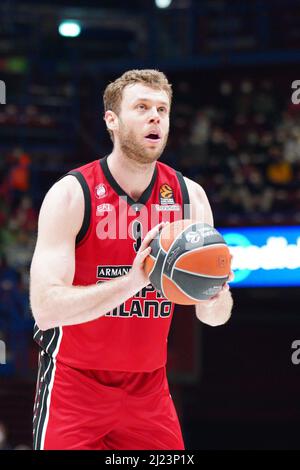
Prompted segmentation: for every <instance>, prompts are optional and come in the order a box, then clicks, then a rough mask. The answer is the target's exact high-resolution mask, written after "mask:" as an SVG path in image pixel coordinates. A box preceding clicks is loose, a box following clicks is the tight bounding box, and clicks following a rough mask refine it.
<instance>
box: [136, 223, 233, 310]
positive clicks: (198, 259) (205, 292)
mask: <svg viewBox="0 0 300 470" xmlns="http://www.w3.org/2000/svg"><path fill="white" fill-rule="evenodd" d="M150 246H151V248H152V250H151V253H150V255H149V256H148V257H147V258H146V260H145V270H146V272H147V273H148V275H149V278H150V281H151V283H152V285H153V286H154V287H155V289H157V290H158V291H160V292H161V293H162V294H163V295H164V296H165V297H166V298H167V299H169V300H171V301H172V302H175V303H177V304H184V305H193V304H196V303H197V302H199V301H201V300H207V299H209V298H211V297H213V296H214V295H216V294H217V293H218V292H219V291H220V290H221V289H222V286H223V285H224V284H225V282H226V281H227V280H228V277H229V273H230V271H231V267H230V264H231V255H230V251H229V248H228V246H227V244H226V242H225V240H224V238H223V237H222V235H221V234H220V233H219V232H218V231H217V230H216V229H215V228H214V227H211V226H210V225H208V224H203V223H202V222H198V221H195V220H191V219H185V220H178V221H176V222H173V223H171V224H168V225H166V226H165V227H164V228H163V229H162V230H161V231H160V233H159V234H158V236H157V237H156V238H155V239H154V240H153V241H152V242H151V245H150Z"/></svg>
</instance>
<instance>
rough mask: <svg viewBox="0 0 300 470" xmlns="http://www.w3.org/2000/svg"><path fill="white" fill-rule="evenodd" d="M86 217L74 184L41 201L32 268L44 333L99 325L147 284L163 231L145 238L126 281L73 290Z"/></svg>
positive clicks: (69, 181)
mask: <svg viewBox="0 0 300 470" xmlns="http://www.w3.org/2000/svg"><path fill="white" fill-rule="evenodd" d="M83 216H84V197H83V192H82V189H81V186H80V185H79V183H78V181H77V179H76V178H74V177H73V176H66V177H65V178H63V179H62V180H60V181H58V182H57V183H55V184H54V185H53V186H52V188H51V189H50V190H49V192H48V193H47V195H46V197H45V199H44V201H43V204H42V207H41V210H40V215H39V224H38V238H37V243H36V248H35V252H34V255H33V259H32V263H31V270H30V303H31V309H32V313H33V316H34V318H35V321H36V323H37V325H38V326H39V328H41V329H42V330H47V329H49V328H53V327H57V326H64V325H76V324H79V323H85V322H88V321H91V320H95V319H96V318H99V317H101V316H103V315H105V313H107V312H109V311H110V310H112V309H114V308H116V307H117V306H119V305H121V304H122V303H123V302H125V300H127V299H128V298H129V297H131V296H133V295H134V294H135V293H136V292H138V291H139V290H140V289H142V288H143V287H145V286H146V285H147V284H148V283H149V279H148V277H147V276H146V274H145V272H144V270H143V264H144V259H145V258H146V256H147V255H148V254H149V253H150V248H148V245H149V243H150V241H151V240H152V239H153V238H154V237H155V235H156V233H157V230H158V227H159V226H157V227H155V228H154V229H152V230H151V231H150V232H149V233H148V234H147V235H146V237H145V239H144V241H143V242H142V244H141V247H140V249H139V251H138V253H137V255H136V258H135V260H134V263H133V266H132V269H131V271H130V272H129V273H128V274H127V275H125V276H123V277H120V278H117V279H113V280H111V281H107V282H103V283H101V284H96V285H90V286H73V285H72V282H73V278H74V273H75V239H76V235H77V234H78V232H79V230H80V228H81V225H82V221H83ZM95 255H96V254H95Z"/></svg>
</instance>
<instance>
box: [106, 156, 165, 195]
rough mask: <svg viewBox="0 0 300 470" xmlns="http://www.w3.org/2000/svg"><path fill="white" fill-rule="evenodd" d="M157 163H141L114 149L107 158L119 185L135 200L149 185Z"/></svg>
mask: <svg viewBox="0 0 300 470" xmlns="http://www.w3.org/2000/svg"><path fill="white" fill-rule="evenodd" d="M155 163H156V162H152V163H140V162H136V161H134V160H131V159H130V158H128V157H126V156H125V155H122V154H119V153H117V152H115V151H113V152H112V153H111V154H110V155H109V156H108V158H107V164H108V168H109V170H110V172H111V174H112V176H113V177H114V179H115V180H116V181H117V183H118V184H119V186H121V188H122V189H123V190H124V191H125V192H126V193H127V194H128V195H129V196H130V197H131V198H132V199H133V200H135V201H137V200H138V199H139V198H140V196H141V195H142V194H143V192H144V191H145V189H146V188H147V187H148V186H149V184H150V182H151V179H152V176H153V172H154V169H155Z"/></svg>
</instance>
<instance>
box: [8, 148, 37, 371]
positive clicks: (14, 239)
mask: <svg viewBox="0 0 300 470" xmlns="http://www.w3.org/2000/svg"><path fill="white" fill-rule="evenodd" d="M0 162H1V163H0V182H1V184H0V298H1V302H0V339H1V340H2V341H4V342H5V344H6V345H7V354H6V363H7V364H6V367H5V368H3V367H2V368H1V373H2V374H3V373H5V372H6V373H12V372H14V373H15V372H16V369H18V371H19V373H20V374H21V375H22V371H23V373H24V374H25V373H26V370H27V369H28V357H27V354H26V351H27V347H28V345H27V343H26V339H27V337H26V331H28V334H29V332H30V331H31V328H32V317H31V314H30V309H29V299H28V288H29V267H30V262H31V257H32V253H33V249H34V244H35V240H36V229H37V210H36V209H35V208H34V207H33V204H32V198H31V186H30V174H31V171H30V167H31V158H30V156H29V155H28V154H26V153H25V152H24V151H23V150H22V149H21V148H15V149H13V151H12V152H11V153H10V152H9V153H7V154H6V155H5V157H4V158H2V159H1V160H0ZM22 332H23V334H22ZM24 332H25V334H24Z"/></svg>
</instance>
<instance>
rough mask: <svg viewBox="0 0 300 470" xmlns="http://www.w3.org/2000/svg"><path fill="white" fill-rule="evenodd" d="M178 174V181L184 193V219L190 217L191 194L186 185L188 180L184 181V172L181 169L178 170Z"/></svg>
mask: <svg viewBox="0 0 300 470" xmlns="http://www.w3.org/2000/svg"><path fill="white" fill-rule="evenodd" d="M176 175H177V178H178V182H179V184H180V188H181V194H182V212H183V214H182V215H183V218H184V219H189V218H190V196H189V191H188V188H187V185H186V182H185V181H184V178H183V175H182V173H180V171H176Z"/></svg>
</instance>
